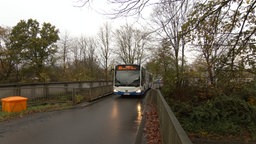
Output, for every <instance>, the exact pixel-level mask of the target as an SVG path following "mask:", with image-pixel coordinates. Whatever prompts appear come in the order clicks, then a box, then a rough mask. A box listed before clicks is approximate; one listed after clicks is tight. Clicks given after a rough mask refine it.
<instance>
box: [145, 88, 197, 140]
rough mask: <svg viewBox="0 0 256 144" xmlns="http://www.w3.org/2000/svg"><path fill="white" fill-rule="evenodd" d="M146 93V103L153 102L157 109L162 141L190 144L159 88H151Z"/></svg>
mask: <svg viewBox="0 0 256 144" xmlns="http://www.w3.org/2000/svg"><path fill="white" fill-rule="evenodd" d="M148 93H149V94H148V95H147V101H148V103H151V104H154V105H155V106H156V108H157V110H158V117H159V122H160V132H161V136H162V143H164V144H192V142H191V140H190V139H189V137H188V135H187V134H186V132H185V131H184V129H183V128H182V127H181V125H180V123H179V121H178V120H177V118H176V117H175V115H174V113H173V112H172V110H171V109H170V107H169V105H168V104H167V103H166V101H165V99H164V97H163V96H162V94H161V92H160V90H158V89H151V90H150V91H149V92H148Z"/></svg>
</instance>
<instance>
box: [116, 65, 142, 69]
mask: <svg viewBox="0 0 256 144" xmlns="http://www.w3.org/2000/svg"><path fill="white" fill-rule="evenodd" d="M139 69H140V68H139V66H136V65H119V66H117V70H139Z"/></svg>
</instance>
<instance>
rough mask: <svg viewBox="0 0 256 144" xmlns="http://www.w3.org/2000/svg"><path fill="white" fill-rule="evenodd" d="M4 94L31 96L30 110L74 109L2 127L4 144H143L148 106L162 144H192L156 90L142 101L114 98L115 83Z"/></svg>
mask: <svg viewBox="0 0 256 144" xmlns="http://www.w3.org/2000/svg"><path fill="white" fill-rule="evenodd" d="M0 91H1V93H0V98H3V97H6V96H13V95H20V96H24V97H28V98H29V102H28V106H32V105H37V104H42V101H43V102H45V103H48V102H66V101H69V102H70V103H72V105H73V107H74V108H73V109H68V110H64V111H54V112H47V113H37V114H33V115H31V116H26V117H23V118H21V119H14V120H11V121H9V122H1V125H0V141H1V144H2V143H3V144H5V143H6V144H7V143H8V144H16V143H23V142H24V143H27V144H29V143H31V144H32V143H47V144H51V143H63V144H65V143H67V144H68V143H74V144H80V143H90V144H93V143H97V144H100V143H111V144H115V143H116V144H119V143H124V144H125V143H127V144H130V143H136V144H141V143H145V141H143V128H144V123H145V118H144V117H143V116H142V112H143V110H144V108H145V107H144V106H145V105H147V104H154V105H156V107H157V110H158V115H159V121H160V131H161V136H162V143H163V144H192V142H191V141H190V139H189V138H188V136H187V134H186V133H185V131H184V130H183V129H182V127H181V125H180V123H179V122H178V120H177V119H176V117H175V116H174V114H173V113H172V111H171V110H170V108H169V106H168V104H167V103H166V101H165V100H164V98H163V96H162V95H161V93H160V91H159V90H157V89H151V90H150V91H148V93H147V94H146V96H144V97H141V98H132V97H120V96H116V95H111V93H112V83H111V82H79V83H44V84H27V85H3V86H1V87H0ZM56 100H57V101H56Z"/></svg>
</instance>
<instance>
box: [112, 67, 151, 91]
mask: <svg viewBox="0 0 256 144" xmlns="http://www.w3.org/2000/svg"><path fill="white" fill-rule="evenodd" d="M151 82H152V76H151V74H150V73H149V72H148V71H146V69H145V68H143V67H142V66H140V65H135V64H128V65H116V66H115V68H114V82H113V91H114V93H115V94H117V95H143V94H144V93H145V92H146V91H147V90H148V89H149V88H150V87H151V85H152V83H151Z"/></svg>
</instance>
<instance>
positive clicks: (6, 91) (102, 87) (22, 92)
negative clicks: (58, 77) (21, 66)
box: [0, 81, 112, 107]
mask: <svg viewBox="0 0 256 144" xmlns="http://www.w3.org/2000/svg"><path fill="white" fill-rule="evenodd" d="M0 92H1V93H0V99H1V98H4V97H9V96H23V97H27V98H28V102H29V104H30V105H37V104H40V103H49V102H51V103H54V102H56V103H59V102H68V101H69V102H71V103H73V104H76V103H79V102H82V101H85V100H86V101H92V100H94V99H96V98H98V97H101V96H103V95H106V94H109V93H111V92H112V82H109V81H96V82H95V81H85V82H65V83H61V82H60V83H38V84H14V85H11V84H9V85H0ZM0 107H1V104H0Z"/></svg>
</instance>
